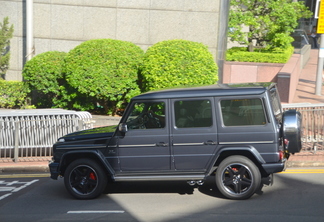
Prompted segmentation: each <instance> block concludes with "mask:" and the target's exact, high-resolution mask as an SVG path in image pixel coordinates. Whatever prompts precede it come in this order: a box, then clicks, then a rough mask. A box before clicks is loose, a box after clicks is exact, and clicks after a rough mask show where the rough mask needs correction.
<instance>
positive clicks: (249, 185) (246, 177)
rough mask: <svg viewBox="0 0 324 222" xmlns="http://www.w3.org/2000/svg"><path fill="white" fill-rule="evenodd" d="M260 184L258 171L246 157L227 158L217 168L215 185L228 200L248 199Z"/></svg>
mask: <svg viewBox="0 0 324 222" xmlns="http://www.w3.org/2000/svg"><path fill="white" fill-rule="evenodd" d="M260 184H261V174H260V171H259V169H258V167H257V166H256V165H255V164H254V163H253V162H252V161H251V160H250V159H248V158H247V157H244V156H230V157H227V158H226V159H224V160H223V161H222V162H221V163H220V165H219V166H218V168H217V171H216V185H217V187H218V189H219V191H220V192H221V193H222V194H223V195H224V196H225V197H227V198H229V199H234V200H243V199H248V198H250V197H251V196H252V195H253V194H254V193H255V192H256V191H257V189H258V188H259V187H260Z"/></svg>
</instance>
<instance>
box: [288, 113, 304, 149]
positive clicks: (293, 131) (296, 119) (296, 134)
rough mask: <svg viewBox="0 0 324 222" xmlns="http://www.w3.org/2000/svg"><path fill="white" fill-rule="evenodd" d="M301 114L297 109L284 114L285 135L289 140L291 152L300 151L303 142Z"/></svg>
mask: <svg viewBox="0 0 324 222" xmlns="http://www.w3.org/2000/svg"><path fill="white" fill-rule="evenodd" d="M301 124H302V120H301V114H300V112H298V111H296V110H288V111H286V112H284V114H283V136H284V139H287V140H288V141H289V144H288V151H289V153H298V152H300V150H301V148H302V144H301Z"/></svg>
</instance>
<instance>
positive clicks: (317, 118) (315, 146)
mask: <svg viewBox="0 0 324 222" xmlns="http://www.w3.org/2000/svg"><path fill="white" fill-rule="evenodd" d="M288 109H296V110H298V111H299V112H300V113H301V115H302V151H311V152H313V153H316V152H317V151H318V150H324V103H319V104H285V105H283V110H288Z"/></svg>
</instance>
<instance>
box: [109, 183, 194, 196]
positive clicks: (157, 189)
mask: <svg viewBox="0 0 324 222" xmlns="http://www.w3.org/2000/svg"><path fill="white" fill-rule="evenodd" d="M194 188H195V187H192V186H189V185H188V184H187V183H186V182H184V181H176V182H169V181H162V182H161V181H159V182H157V181H145V182H144V181H137V182H115V183H109V184H108V186H107V187H106V189H105V191H104V194H110V193H178V194H181V195H185V194H187V195H190V194H193V192H194Z"/></svg>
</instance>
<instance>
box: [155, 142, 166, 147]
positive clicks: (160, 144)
mask: <svg viewBox="0 0 324 222" xmlns="http://www.w3.org/2000/svg"><path fill="white" fill-rule="evenodd" d="M155 145H156V146H164V147H165V146H168V144H167V143H165V142H159V143H156V144H155Z"/></svg>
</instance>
